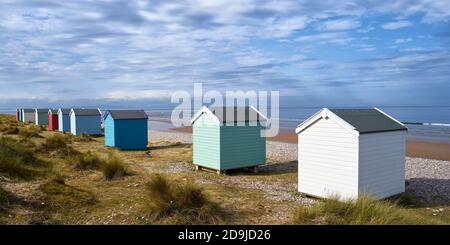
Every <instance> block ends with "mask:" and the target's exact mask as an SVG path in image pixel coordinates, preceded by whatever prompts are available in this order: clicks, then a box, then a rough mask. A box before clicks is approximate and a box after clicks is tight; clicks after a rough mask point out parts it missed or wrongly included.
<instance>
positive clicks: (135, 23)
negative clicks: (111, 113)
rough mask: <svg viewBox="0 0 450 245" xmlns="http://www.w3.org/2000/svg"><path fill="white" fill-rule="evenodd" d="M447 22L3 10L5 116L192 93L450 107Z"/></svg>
mask: <svg viewBox="0 0 450 245" xmlns="http://www.w3.org/2000/svg"><path fill="white" fill-rule="evenodd" d="M449 20H450V0H416V1H413V0H393V1H334V0H333V1H328V0H321V1H304V0H295V1H294V0H292V1H289V0H278V1H274V0H258V1H256V0H248V1H244V0H242V1H233V0H186V1H114V0H97V1H93V0H92V1H91V0H77V1H59V0H54V1H53V0H46V1H32V0H28V1H23V0H0V44H1V45H0V92H1V96H0V106H1V105H11V104H20V103H25V101H26V102H27V103H28V104H32V103H38V102H39V103H49V104H52V103H53V104H56V103H66V104H67V103H71V102H73V101H77V102H78V103H81V102H80V101H84V103H86V104H89V103H96V102H99V101H102V103H119V102H123V101H131V102H130V103H136V101H147V102H148V101H170V96H171V94H172V93H173V92H174V91H176V90H188V91H192V89H193V83H194V82H202V83H203V86H204V90H208V89H216V90H220V91H225V90H244V91H245V90H256V91H260V90H266V91H272V90H273V91H280V95H281V96H282V97H286V98H288V99H285V101H289V103H291V104H295V105H297V106H321V105H330V104H331V105H344V106H358V105H404V106H413V105H450V96H449V91H450V22H449ZM105 101H106V102H105ZM133 101H134V102H133ZM282 101H283V100H282Z"/></svg>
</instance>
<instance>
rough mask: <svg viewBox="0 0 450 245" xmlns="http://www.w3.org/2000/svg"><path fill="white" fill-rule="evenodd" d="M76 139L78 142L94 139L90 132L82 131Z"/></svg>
mask: <svg viewBox="0 0 450 245" xmlns="http://www.w3.org/2000/svg"><path fill="white" fill-rule="evenodd" d="M74 140H75V141H77V142H90V141H93V140H94V139H93V138H92V136H90V135H89V134H85V133H82V134H80V135H79V136H76V137H74Z"/></svg>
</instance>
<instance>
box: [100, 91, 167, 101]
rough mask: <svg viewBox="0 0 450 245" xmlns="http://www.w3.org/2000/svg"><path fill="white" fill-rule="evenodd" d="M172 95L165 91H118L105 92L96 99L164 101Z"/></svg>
mask: <svg viewBox="0 0 450 245" xmlns="http://www.w3.org/2000/svg"><path fill="white" fill-rule="evenodd" d="M172 93H173V92H171V91H167V90H140V91H133V90H128V91H126V90H118V91H111V92H107V93H106V96H105V97H98V99H120V100H123V99H127V100H133V99H164V98H170V97H171V96H172Z"/></svg>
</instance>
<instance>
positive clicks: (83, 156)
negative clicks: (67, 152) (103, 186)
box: [70, 151, 102, 170]
mask: <svg viewBox="0 0 450 245" xmlns="http://www.w3.org/2000/svg"><path fill="white" fill-rule="evenodd" d="M70 164H71V165H72V166H73V167H74V168H75V169H80V170H86V169H99V168H100V165H101V164H102V159H100V158H99V157H98V156H97V155H96V154H94V153H92V152H91V151H88V152H86V153H79V154H75V155H74V156H73V157H72V158H71V159H70Z"/></svg>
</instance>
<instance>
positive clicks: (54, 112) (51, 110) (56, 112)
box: [48, 109, 58, 114]
mask: <svg viewBox="0 0 450 245" xmlns="http://www.w3.org/2000/svg"><path fill="white" fill-rule="evenodd" d="M48 112H49V113H52V114H58V110H56V109H50V110H48Z"/></svg>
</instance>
